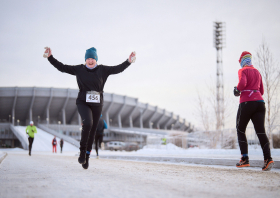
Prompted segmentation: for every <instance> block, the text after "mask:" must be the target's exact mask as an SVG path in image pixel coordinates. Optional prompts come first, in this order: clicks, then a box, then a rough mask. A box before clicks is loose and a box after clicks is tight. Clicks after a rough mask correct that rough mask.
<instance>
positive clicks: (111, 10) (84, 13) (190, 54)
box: [0, 0, 280, 128]
mask: <svg viewBox="0 0 280 198" xmlns="http://www.w3.org/2000/svg"><path fill="white" fill-rule="evenodd" d="M279 10H280V1H278V0H275V1H274V0H266V1H262V0H254V1H251V0H248V1H246V0H242V1H240V0H236V1H226V0H223V1H219V0H212V1H208V0H197V1H193V0H190V1H189V0H182V1H181V0H141V1H135V0H103V1H97V0H81V1H76V0H74V1H73V0H67V1H66V0H59V1H55V0H40V1H37V0H25V1H21V0H9V1H5V0H0V35H1V36H0V86H1V87H14V86H19V87H33V86H36V87H56V88H74V89H77V88H78V86H77V83H76V78H75V76H71V75H69V74H65V73H61V72H59V71H58V70H56V69H55V68H54V67H53V66H52V65H51V64H50V63H49V62H48V61H47V59H45V58H43V53H44V47H46V46H48V47H50V48H51V49H52V53H53V56H54V57H55V58H56V59H57V60H59V61H60V62H62V63H64V64H68V65H77V64H83V63H84V62H85V60H84V55H85V51H86V49H88V48H91V47H95V48H96V49H97V54H98V64H103V65H109V66H114V65H118V64H120V63H122V62H124V61H125V60H126V59H127V58H128V56H129V54H130V53H131V52H132V51H136V57H137V59H136V62H135V63H133V64H132V65H131V66H130V67H129V68H128V69H127V70H125V71H124V72H123V73H121V74H118V75H113V76H110V77H109V78H108V80H107V82H106V85H105V88H104V91H105V92H107V93H115V94H120V95H126V96H130V97H135V98H139V101H140V102H143V103H149V104H151V105H155V106H158V107H159V108H162V109H166V110H167V111H170V112H174V113H175V114H177V115H180V117H181V118H185V119H186V120H187V121H189V122H191V123H192V124H193V125H195V126H197V127H199V126H200V125H201V123H200V121H199V119H198V117H197V116H195V114H196V112H197V108H196V107H197V96H198V95H197V92H199V93H200V94H201V96H202V97H203V98H206V97H208V96H207V94H208V92H207V86H209V85H210V84H211V86H212V85H213V86H215V82H216V49H215V48H214V46H213V22H214V21H222V22H225V24H226V28H225V31H226V34H225V41H226V46H225V48H224V49H223V72H224V86H225V98H229V101H230V104H229V106H232V108H231V109H232V110H231V112H230V115H229V116H227V122H226V127H228V128H231V127H233V128H234V122H235V116H236V112H237V108H238V98H235V97H234V96H233V94H232V90H233V87H234V86H236V85H237V83H238V76H237V72H238V70H239V69H240V66H239V63H238V60H239V57H240V54H241V53H242V51H249V52H251V53H252V54H253V64H254V54H255V53H256V50H257V49H258V47H259V45H260V44H261V42H262V41H263V39H265V41H266V42H267V44H268V45H269V47H270V50H271V52H272V53H273V55H274V57H275V59H276V60H277V61H279V60H278V59H277V57H280V37H279V35H280V23H279V21H280V12H279Z"/></svg>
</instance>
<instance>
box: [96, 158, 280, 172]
mask: <svg viewBox="0 0 280 198" xmlns="http://www.w3.org/2000/svg"><path fill="white" fill-rule="evenodd" d="M99 158H102V159H117V160H132V161H150V162H171V163H183V164H200V165H220V166H235V164H236V163H237V162H238V159H220V158H219V159H217V158H178V157H144V156H111V155H102V156H99ZM250 166H251V167H263V160H250ZM273 168H277V169H280V161H274V166H273Z"/></svg>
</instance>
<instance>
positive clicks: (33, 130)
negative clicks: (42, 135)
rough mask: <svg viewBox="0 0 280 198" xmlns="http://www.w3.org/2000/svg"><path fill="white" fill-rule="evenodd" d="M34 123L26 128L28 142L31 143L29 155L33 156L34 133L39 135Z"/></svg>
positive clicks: (31, 122)
mask: <svg viewBox="0 0 280 198" xmlns="http://www.w3.org/2000/svg"><path fill="white" fill-rule="evenodd" d="M33 124H34V123H33V121H30V125H28V126H27V127H26V134H27V135H28V141H29V155H30V156H31V149H32V144H33V141H34V133H37V129H36V127H35V126H34V125H33Z"/></svg>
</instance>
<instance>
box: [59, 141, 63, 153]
mask: <svg viewBox="0 0 280 198" xmlns="http://www.w3.org/2000/svg"><path fill="white" fill-rule="evenodd" d="M63 144H64V141H63V138H61V139H60V142H59V145H60V152H61V153H62V148H63Z"/></svg>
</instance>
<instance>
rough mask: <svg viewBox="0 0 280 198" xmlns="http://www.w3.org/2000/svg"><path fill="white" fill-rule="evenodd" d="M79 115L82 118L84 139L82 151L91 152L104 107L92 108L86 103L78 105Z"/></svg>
mask: <svg viewBox="0 0 280 198" xmlns="http://www.w3.org/2000/svg"><path fill="white" fill-rule="evenodd" d="M77 107H78V111H79V114H80V115H81V118H82V134H81V135H82V137H81V142H80V150H87V151H89V152H90V151H91V149H92V144H93V141H94V136H95V131H96V128H97V124H98V121H99V118H100V115H101V112H102V106H90V105H88V104H86V103H80V104H77Z"/></svg>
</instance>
